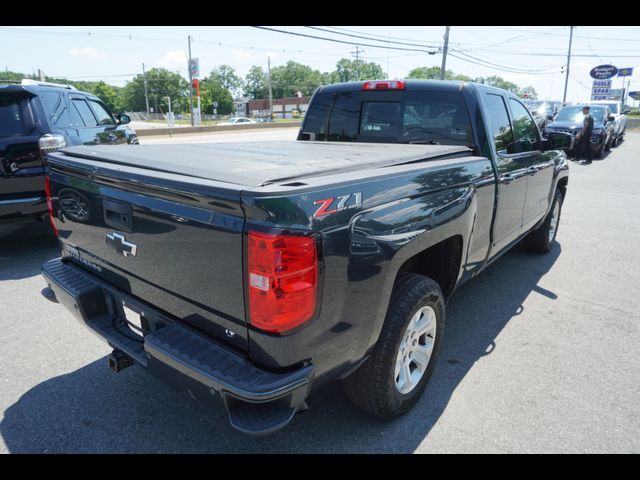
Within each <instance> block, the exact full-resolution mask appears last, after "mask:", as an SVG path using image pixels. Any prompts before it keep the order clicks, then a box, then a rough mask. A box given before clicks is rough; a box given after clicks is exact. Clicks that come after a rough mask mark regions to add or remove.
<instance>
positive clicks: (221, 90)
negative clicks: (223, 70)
mask: <svg viewBox="0 0 640 480" xmlns="http://www.w3.org/2000/svg"><path fill="white" fill-rule="evenodd" d="M214 101H215V102H218V106H217V111H218V115H229V114H230V113H233V112H234V110H235V107H234V105H233V96H232V95H231V92H230V91H229V90H228V89H227V88H225V87H224V86H223V85H222V83H220V79H219V78H218V77H217V76H213V75H212V76H210V77H207V78H205V79H203V80H202V82H200V103H201V108H202V113H207V114H211V113H213V102H214Z"/></svg>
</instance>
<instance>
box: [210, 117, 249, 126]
mask: <svg viewBox="0 0 640 480" xmlns="http://www.w3.org/2000/svg"><path fill="white" fill-rule="evenodd" d="M249 123H256V122H255V121H253V120H251V119H250V118H247V117H231V118H230V119H228V120H227V121H226V122H221V123H218V125H245V124H249Z"/></svg>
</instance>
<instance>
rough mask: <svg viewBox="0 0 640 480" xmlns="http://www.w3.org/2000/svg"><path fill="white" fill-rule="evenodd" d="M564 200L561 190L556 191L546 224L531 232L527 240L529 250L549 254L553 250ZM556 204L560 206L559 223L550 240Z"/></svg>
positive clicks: (545, 220)
mask: <svg viewBox="0 0 640 480" xmlns="http://www.w3.org/2000/svg"><path fill="white" fill-rule="evenodd" d="M563 200H564V198H563V196H562V192H561V191H560V190H559V189H556V193H555V195H554V197H553V203H552V204H551V209H550V210H549V213H548V214H547V217H546V218H545V219H544V223H543V224H542V225H540V226H539V227H538V228H536V229H535V230H533V231H532V232H530V233H529V235H527V236H526V238H525V245H526V247H527V250H529V251H531V252H535V253H547V252H549V251H550V250H551V248H552V247H553V242H554V241H555V239H556V236H557V235H558V227H559V226H560V215H561V214H562V202H563ZM556 204H559V207H558V222H557V224H556V230H555V232H554V234H553V238H549V230H550V228H551V218H552V217H553V211H554V209H555V206H556Z"/></svg>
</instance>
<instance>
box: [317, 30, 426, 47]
mask: <svg viewBox="0 0 640 480" xmlns="http://www.w3.org/2000/svg"><path fill="white" fill-rule="evenodd" d="M305 28H311V29H313V30H320V31H323V32H328V33H334V34H336V35H345V36H347V37H353V38H362V39H364V40H372V41H374V42H383V43H393V44H397V45H407V46H413V47H430V48H438V47H437V46H436V45H427V44H423V43H420V44H418V43H406V42H395V41H391V40H378V39H377V38H372V37H368V36H363V35H353V34H349V33H340V32H334V31H333V30H329V29H326V28H320V27H309V26H306V27H305Z"/></svg>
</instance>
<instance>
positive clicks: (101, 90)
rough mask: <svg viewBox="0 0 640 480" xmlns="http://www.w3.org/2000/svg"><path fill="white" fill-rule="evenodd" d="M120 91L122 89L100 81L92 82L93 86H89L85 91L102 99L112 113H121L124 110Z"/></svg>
mask: <svg viewBox="0 0 640 480" xmlns="http://www.w3.org/2000/svg"><path fill="white" fill-rule="evenodd" d="M119 90H120V88H118V87H114V86H113V85H109V84H107V83H105V82H103V81H102V80H100V81H99V82H91V85H89V86H88V88H87V90H85V91H87V92H89V93H93V94H94V95H95V96H96V97H98V98H100V100H102V101H103V102H104V103H105V105H106V106H107V107H108V108H109V110H111V111H112V112H114V113H119V112H122V110H123V109H122V102H121V100H122V99H121V97H120V95H119V94H118V93H119V92H118V91H119Z"/></svg>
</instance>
